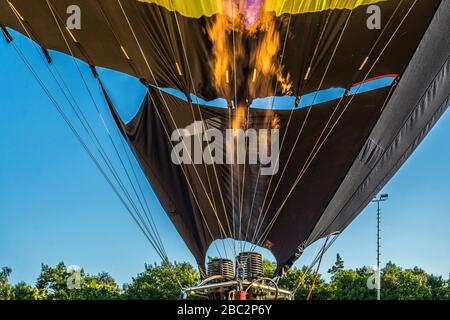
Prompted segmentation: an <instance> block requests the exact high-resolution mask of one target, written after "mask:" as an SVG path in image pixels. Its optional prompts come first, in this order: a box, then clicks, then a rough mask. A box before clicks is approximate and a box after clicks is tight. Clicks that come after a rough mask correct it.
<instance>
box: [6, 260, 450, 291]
mask: <svg viewBox="0 0 450 320" xmlns="http://www.w3.org/2000/svg"><path fill="white" fill-rule="evenodd" d="M275 268H276V265H275V264H274V263H273V262H270V261H268V260H265V261H264V262H263V270H264V275H265V276H266V277H271V276H272V275H273V273H274V271H275ZM315 272H316V270H314V269H313V270H311V269H310V268H307V267H302V268H293V269H291V270H289V271H288V272H287V273H286V274H285V275H284V276H283V277H282V278H281V279H279V287H280V288H284V289H288V290H291V291H295V298H296V299H299V300H304V299H306V297H307V296H308V292H309V291H310V288H311V286H312V283H313V279H314V274H315ZM11 273H12V270H11V268H8V267H3V268H1V269H0V300H10V299H16V300H113V299H133V300H136V299H178V298H179V297H180V292H181V288H185V287H190V286H194V285H196V284H197V283H198V281H199V276H198V273H197V271H196V270H195V269H194V267H192V266H191V265H190V264H189V263H173V264H172V263H168V262H163V263H161V264H151V265H145V268H144V271H143V272H141V273H139V274H138V275H137V276H136V277H133V278H132V279H131V282H130V283H128V284H124V285H123V287H122V288H119V286H118V285H117V283H116V281H115V280H114V278H113V277H112V276H111V275H110V274H108V273H106V272H101V273H99V274H97V275H90V274H86V273H85V271H84V270H79V279H78V283H79V286H77V287H76V288H69V287H70V286H68V280H69V282H70V277H71V276H73V271H72V270H70V269H68V267H66V265H65V264H64V263H63V262H60V263H58V264H57V265H56V266H54V267H51V266H48V265H46V264H42V265H41V272H40V274H39V276H38V278H37V280H36V284H35V285H34V286H32V285H29V284H26V283H25V282H19V283H17V284H15V285H13V284H11V283H10V275H11ZM328 273H329V277H328V279H329V280H326V278H325V277H324V275H321V274H318V277H317V279H316V282H315V285H314V290H313V291H312V295H311V299H314V300H372V299H375V298H376V291H375V290H371V289H369V288H368V285H367V283H368V280H369V277H370V275H371V272H370V269H369V268H367V267H363V268H358V269H346V268H345V267H344V260H343V259H342V257H341V256H340V255H339V254H338V255H337V256H336V262H335V264H334V265H333V266H332V267H331V268H330V269H329V270H328ZM381 297H382V299H393V300H428V299H433V300H450V280H447V279H444V278H443V277H442V276H435V275H432V274H427V273H426V272H425V271H424V270H423V269H420V268H418V267H415V268H413V269H402V268H400V267H399V266H397V265H395V264H394V263H392V262H388V263H387V264H386V266H385V267H384V268H383V269H382V272H381Z"/></svg>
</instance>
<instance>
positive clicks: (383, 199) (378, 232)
mask: <svg viewBox="0 0 450 320" xmlns="http://www.w3.org/2000/svg"><path fill="white" fill-rule="evenodd" d="M388 198H389V195H388V194H382V195H380V197H379V198H375V199H374V200H372V202H376V203H377V300H381V270H380V224H381V207H380V203H381V202H383V201H387V200H388Z"/></svg>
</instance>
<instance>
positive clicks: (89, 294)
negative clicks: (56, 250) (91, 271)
mask: <svg viewBox="0 0 450 320" xmlns="http://www.w3.org/2000/svg"><path fill="white" fill-rule="evenodd" d="M72 274H73V273H72V272H69V271H68V270H67V267H66V266H65V264H64V263H63V262H60V263H58V264H57V265H56V267H49V266H48V265H46V264H42V267H41V273H40V275H39V277H38V280H37V282H36V288H37V289H39V290H45V291H46V292H48V298H49V299H51V300H107V299H108V300H111V299H117V298H119V297H120V296H121V290H120V289H119V287H118V286H117V284H116V282H115V281H114V279H113V278H112V277H111V276H110V275H109V274H108V273H106V272H103V273H100V274H98V275H96V276H90V275H86V274H85V272H84V270H80V279H79V284H80V286H79V288H69V286H68V285H67V281H68V279H69V277H70V276H71V275H72Z"/></svg>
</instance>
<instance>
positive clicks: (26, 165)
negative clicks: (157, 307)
mask: <svg viewBox="0 0 450 320" xmlns="http://www.w3.org/2000/svg"><path fill="white" fill-rule="evenodd" d="M14 36H15V39H16V40H15V41H16V43H17V45H18V47H19V48H21V50H23V52H24V53H25V54H26V55H27V57H28V58H29V59H30V60H31V61H33V66H34V67H35V68H36V70H37V71H38V73H39V74H40V75H42V78H43V79H44V80H46V82H47V83H48V85H49V87H50V89H51V91H52V93H55V97H56V99H57V100H58V101H59V102H60V103H61V105H62V106H63V108H64V109H65V110H67V103H66V102H65V100H64V98H63V96H62V95H61V94H60V93H59V94H58V93H57V92H58V88H57V87H56V85H55V83H54V82H52V81H51V78H50V75H49V73H48V70H47V67H46V66H45V65H44V64H43V63H42V62H41V60H40V58H39V56H38V55H37V51H36V49H35V47H34V46H33V45H32V44H31V43H30V42H29V41H27V40H25V39H24V38H23V37H19V36H18V35H17V34H14ZM52 55H53V58H54V60H55V61H54V65H55V66H56V68H57V70H58V71H59V72H60V73H61V74H62V76H63V77H64V79H65V81H67V84H68V86H69V87H70V90H71V92H72V93H73V95H74V96H75V97H76V98H77V99H78V103H79V105H80V106H81V107H82V108H83V110H84V111H85V112H86V114H87V116H88V118H89V119H90V120H91V123H93V124H95V125H94V128H95V130H96V132H97V133H98V134H99V135H101V136H100V137H101V139H102V141H107V140H106V139H107V136H106V135H105V133H104V130H102V128H101V125H100V122H99V120H98V118H97V115H96V113H95V109H94V107H93V104H92V102H91V101H90V100H89V98H88V94H87V91H86V89H85V88H84V87H83V86H82V85H81V79H80V76H79V74H78V73H77V72H76V69H75V67H74V64H73V63H74V62H73V60H72V59H71V58H70V57H67V56H64V55H62V54H55V53H52ZM80 66H81V68H82V72H83V74H84V76H85V77H86V80H87V81H88V85H89V87H90V88H91V90H92V92H93V93H94V98H95V100H96V103H97V104H98V106H99V107H100V108H101V109H102V110H103V111H104V114H107V109H106V106H105V104H104V101H103V99H102V96H101V93H100V91H99V89H98V86H97V83H96V82H95V81H94V80H93V79H92V77H91V74H90V71H89V69H88V68H87V66H86V65H80ZM0 75H1V77H0V112H1V114H0V150H1V157H0V266H10V267H12V268H13V274H12V281H13V282H18V281H27V282H29V283H33V282H34V281H35V279H36V277H37V275H38V273H39V270H40V264H41V263H47V264H50V265H54V264H56V263H58V262H59V261H64V262H65V263H66V264H67V265H79V266H82V267H84V268H85V270H86V271H87V272H89V273H97V272H100V271H108V272H110V273H111V275H112V276H113V277H115V278H116V279H117V281H118V282H119V283H124V282H128V281H130V279H131V277H132V276H135V275H136V274H137V273H138V272H141V271H142V270H143V268H144V263H146V262H147V263H148V262H154V261H159V258H158V256H157V255H156V253H155V251H154V250H153V248H152V247H151V246H150V245H149V244H148V242H147V240H146V239H145V237H144V236H143V234H142V233H141V231H140V230H139V229H138V227H137V226H136V225H135V223H134V222H133V221H132V219H131V217H130V216H129V215H128V213H127V212H126V211H125V209H124V208H123V206H122V204H121V203H120V201H119V200H118V199H117V197H116V196H115V195H114V193H113V192H112V190H111V188H110V187H109V186H108V185H107V183H106V182H105V180H104V178H103V177H102V176H101V174H100V173H99V172H98V170H97V169H96V168H95V166H94V164H93V163H92V161H91V160H90V159H89V158H88V157H87V155H86V154H85V152H84V151H83V150H82V148H81V146H80V144H79V143H78V142H77V141H76V139H75V138H74V136H73V135H72V133H71V132H70V131H69V130H68V128H67V126H66V125H65V123H64V122H63V121H62V120H61V118H60V117H59V115H58V114H57V112H56V111H55V109H54V108H53V106H52V105H51V104H50V102H49V100H48V98H47V97H46V96H45V95H44V93H43V91H42V90H41V89H40V88H39V86H38V85H37V84H36V82H35V80H34V79H33V78H32V77H31V75H30V73H29V71H28V69H26V67H25V66H24V64H23V63H22V62H21V61H20V59H19V57H18V56H17V54H16V52H15V50H14V48H13V47H12V46H11V45H8V44H6V42H5V41H4V40H3V39H0ZM101 75H102V78H103V79H104V80H105V82H106V86H107V88H108V91H109V92H110V93H111V96H112V98H113V100H114V102H115V103H116V105H117V106H118V108H119V110H120V111H121V114H122V115H123V117H124V118H125V119H129V118H130V117H131V116H132V115H133V112H135V111H136V108H137V106H138V105H139V103H140V101H141V99H142V97H143V95H144V89H143V88H142V86H141V85H140V84H139V82H138V81H137V80H135V79H133V78H131V77H127V76H124V75H120V74H117V73H114V72H111V71H107V70H103V71H102V72H101ZM69 116H70V117H71V118H73V114H69ZM108 120H110V119H108ZM108 125H109V126H110V128H113V123H112V122H111V121H108ZM449 136H450V114H449V113H447V114H445V115H444V117H443V118H442V119H441V120H440V122H439V123H438V125H437V126H436V127H435V128H434V129H433V131H432V132H431V134H430V135H429V136H428V137H427V138H426V140H425V141H424V143H423V144H422V145H421V146H420V147H419V148H418V150H417V151H416V152H415V153H414V155H413V156H412V157H411V158H410V160H408V162H407V163H406V164H405V165H404V166H403V168H402V169H401V170H400V171H399V172H398V173H397V175H396V176H395V177H394V178H393V179H392V181H391V182H390V183H389V184H388V185H387V186H386V188H385V189H384V190H383V192H387V193H389V194H390V199H389V201H388V202H385V203H383V218H382V260H383V263H385V262H386V261H388V260H392V261H395V262H396V263H397V264H399V265H401V266H403V267H413V266H415V265H418V266H420V267H423V268H424V269H426V270H427V271H428V272H432V273H435V274H440V275H444V276H445V277H447V276H448V274H449V273H450V255H448V252H450V232H449V231H448V230H449V226H450V209H449V208H450V206H449V205H450V197H449V196H448V195H449V194H450V183H448V181H450V165H449V164H450V143H449V142H448V137H449ZM104 146H105V147H106V148H107V150H108V151H110V154H113V151H112V147H111V146H110V145H109V144H108V143H105V144H104ZM140 178H141V179H142V182H143V185H144V186H145V193H146V195H147V197H148V199H149V202H150V204H151V209H152V212H153V214H154V216H155V219H156V220H157V225H158V227H159V229H160V231H161V235H162V238H163V239H164V243H165V246H166V249H167V251H168V255H169V257H170V259H171V260H177V261H184V260H186V261H190V262H193V258H192V256H191V255H190V253H189V252H188V250H187V248H186V246H185V245H184V244H183V242H182V240H181V238H180V237H179V236H178V234H177V232H176V230H175V229H174V227H173V226H172V225H171V223H170V222H169V220H168V218H167V217H166V216H165V214H164V212H162V210H161V208H160V206H159V204H158V201H157V199H156V198H155V196H154V194H153V193H152V191H151V188H150V187H149V186H148V184H147V183H146V181H145V180H144V178H143V176H142V175H141V176H140ZM375 228H376V216H375V207H374V206H373V205H370V206H369V207H367V208H366V209H365V210H364V211H363V212H362V213H361V215H360V216H359V217H358V218H357V219H356V220H355V221H354V222H353V224H351V225H350V227H349V228H348V229H347V230H345V232H344V233H343V234H342V235H341V236H340V237H339V239H338V240H337V241H336V242H335V244H334V245H333V247H332V248H331V249H330V250H329V252H328V253H327V256H326V257H325V260H324V265H323V269H322V270H323V271H325V270H327V269H328V268H329V266H330V265H331V264H332V263H333V262H334V259H335V255H336V253H337V252H339V253H340V254H341V255H342V256H343V258H344V261H345V264H346V266H347V267H359V266H363V265H374V264H375V257H376V256H375V249H376V246H375V245H376V243H375V240H376V233H375V231H376V229H375ZM316 249H317V245H313V246H311V247H310V248H309V249H308V250H307V252H306V253H305V255H304V256H303V257H302V258H301V259H300V260H299V261H298V263H297V265H301V264H307V263H309V262H310V261H311V256H312V255H313V253H315V252H316ZM211 254H213V253H211Z"/></svg>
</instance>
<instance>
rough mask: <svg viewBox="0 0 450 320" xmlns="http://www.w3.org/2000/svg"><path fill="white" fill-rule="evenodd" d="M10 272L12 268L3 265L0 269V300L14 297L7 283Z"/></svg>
mask: <svg viewBox="0 0 450 320" xmlns="http://www.w3.org/2000/svg"><path fill="white" fill-rule="evenodd" d="M11 272H12V269H11V268H8V267H3V268H2V269H1V270H0V300H10V299H13V298H14V291H13V288H12V286H11V284H10V283H9V276H10V275H11Z"/></svg>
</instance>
